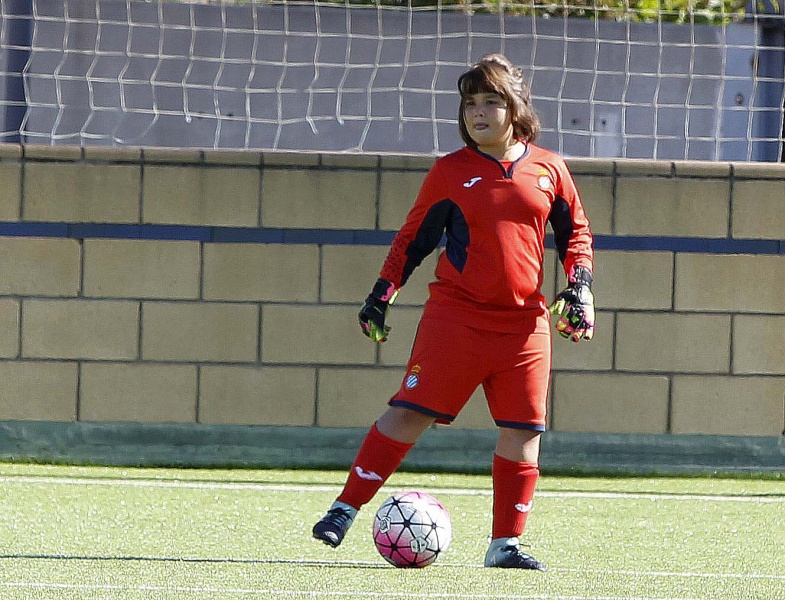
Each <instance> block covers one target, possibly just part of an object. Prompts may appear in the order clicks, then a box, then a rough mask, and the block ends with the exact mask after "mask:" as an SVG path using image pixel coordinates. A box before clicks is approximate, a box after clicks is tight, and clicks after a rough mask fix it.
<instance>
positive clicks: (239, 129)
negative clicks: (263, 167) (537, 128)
mask: <svg viewBox="0 0 785 600" xmlns="http://www.w3.org/2000/svg"><path fill="white" fill-rule="evenodd" d="M741 1H742V2H743V0H741ZM781 4H782V0H758V1H757V3H754V4H752V5H751V6H750V7H746V6H745V5H744V4H742V5H740V6H739V5H735V4H733V3H732V0H719V1H704V0H701V1H697V0H695V1H693V0H683V1H682V2H681V3H680V2H679V0H674V2H669V3H668V6H669V7H670V8H669V9H668V10H664V9H661V10H654V9H651V8H645V7H651V6H652V4H651V3H650V2H645V3H643V2H641V4H640V6H641V7H644V8H638V7H637V6H638V5H637V4H635V3H633V2H632V1H631V0H626V2H625V1H624V0H622V1H621V2H608V1H607V0H576V1H574V2H572V1H570V2H567V1H562V2H556V3H547V4H546V3H542V2H541V0H528V1H525V2H512V1H510V2H505V1H504V0H492V1H487V2H486V1H482V2H475V1H471V0H460V1H458V0H455V1H450V0H432V1H423V0H408V1H407V0H389V1H384V0H376V1H374V0H366V1H365V2H359V1H357V2H355V1H354V0H337V1H331V2H326V1H306V2H297V1H295V0H280V1H274V2H270V1H261V0H256V1H250V0H245V1H242V0H236V1H234V2H228V1H224V2H215V3H212V2H199V3H196V2H177V1H168V2H167V1H152V2H151V1H147V2H145V1H141V0H62V1H58V2H53V1H51V0H2V2H1V3H0V7H1V8H0V20H1V28H0V118H1V119H2V120H0V129H2V131H0V140H2V141H19V142H21V143H26V144H79V145H90V144H100V145H111V146H124V145H132V146H175V147H202V148H248V149H260V150H300V151H324V152H326V151H338V152H353V153H359V152H362V153H403V154H421V155H439V154H443V153H446V152H450V151H452V150H454V149H456V148H458V147H459V146H460V145H461V142H460V137H459V135H458V130H457V126H456V124H457V106H458V99H457V93H456V88H455V85H456V81H457V79H458V76H459V75H460V74H461V73H462V72H463V71H465V70H466V68H467V67H468V66H470V65H471V64H472V63H473V62H474V61H476V60H477V59H478V58H479V57H480V56H481V55H483V54H484V53H488V52H502V53H504V54H506V55H507V56H508V57H509V58H510V59H511V60H512V61H513V62H515V63H517V64H519V65H521V66H522V67H523V68H524V70H525V72H526V75H527V77H528V79H529V81H530V84H531V86H532V91H533V95H534V101H535V107H536V108H537V110H538V112H539V114H540V116H541V119H542V122H543V134H542V138H541V139H540V143H541V144H542V145H544V146H546V147H549V148H552V149H553V150H556V151H558V152H560V153H562V154H564V155H570V156H585V157H634V158H654V159H697V160H763V161H780V160H782V158H783V150H782V148H783V105H785V91H784V90H785V75H784V73H785V67H784V66H783V65H784V64H785V44H783V32H785V26H783V17H782V8H781ZM661 5H662V4H661Z"/></svg>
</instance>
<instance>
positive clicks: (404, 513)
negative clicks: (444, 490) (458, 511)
mask: <svg viewBox="0 0 785 600" xmlns="http://www.w3.org/2000/svg"><path fill="white" fill-rule="evenodd" d="M451 541H452V523H451V522H450V515H449V513H448V512H447V510H446V509H445V508H444V507H443V506H442V505H441V503H440V502H439V501H438V500H437V499H436V498H434V497H433V496H431V495H430V494H426V493H425V492H415V491H407V492H399V493H397V494H395V495H394V496H391V497H390V498H387V500H385V501H384V502H383V503H382V505H381V506H380V507H379V510H377V511H376V516H375V517H374V519H373V542H374V544H375V545H376V549H377V550H378V551H379V554H381V555H382V557H384V560H386V561H387V562H388V563H390V564H391V565H394V566H396V567H400V568H411V567H414V568H419V567H426V566H428V565H430V564H431V563H432V562H433V561H435V560H436V559H437V557H438V556H439V555H440V554H441V553H442V552H444V551H445V550H447V547H448V546H449V545H450V542H451Z"/></svg>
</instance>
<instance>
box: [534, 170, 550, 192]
mask: <svg viewBox="0 0 785 600" xmlns="http://www.w3.org/2000/svg"><path fill="white" fill-rule="evenodd" d="M537 187H539V188H540V189H541V190H543V191H547V190H549V189H551V188H552V187H553V184H552V183H551V176H550V173H548V171H546V170H545V169H540V170H539V171H538V172H537Z"/></svg>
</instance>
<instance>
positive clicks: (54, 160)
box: [0, 146, 785, 436]
mask: <svg viewBox="0 0 785 600" xmlns="http://www.w3.org/2000/svg"><path fill="white" fill-rule="evenodd" d="M2 150H3V151H2V152H0V177H2V178H3V181H4V184H5V185H4V186H3V189H2V190H0V221H3V222H5V223H6V224H7V225H8V226H13V225H18V226H19V230H18V231H19V235H14V233H13V231H14V230H13V228H12V227H11V228H10V229H9V228H7V229H6V233H5V234H4V235H3V236H0V252H1V253H2V254H3V256H4V258H5V260H4V261H3V263H2V266H0V376H2V379H3V381H4V386H3V389H2V390H0V420H2V419H22V420H55V421H74V420H83V421H136V422H168V423H215V424H266V425H291V426H303V427H311V426H322V427H367V426H368V425H370V423H371V422H372V421H373V420H374V419H375V418H376V417H377V416H378V414H379V413H380V412H381V411H382V410H383V409H384V406H385V403H386V401H387V400H388V399H389V397H390V396H391V395H392V394H393V393H394V392H395V390H396V389H397V388H398V386H399V385H400V382H401V378H402V376H403V374H404V365H405V363H406V361H407V358H408V355H409V351H410V348H411V343H412V339H413V337H414V335H415V332H416V328H417V324H418V321H419V318H420V315H421V312H422V305H423V303H424V302H425V300H426V298H427V295H428V290H427V286H428V283H429V281H430V280H431V278H432V274H433V270H434V267H435V265H436V260H437V255H438V252H437V253H434V255H432V256H431V257H428V258H427V259H426V261H425V262H424V263H423V265H422V266H421V267H420V268H419V269H418V270H417V271H415V273H414V275H413V276H412V277H411V279H410V281H409V282H408V284H407V286H406V287H405V289H404V290H403V291H402V293H401V295H400V297H399V299H398V302H397V304H396V305H395V306H394V307H393V308H392V311H391V320H390V323H391V324H392V326H393V333H392V336H391V338H390V341H389V342H388V343H387V344H384V345H382V346H380V347H377V346H375V345H373V344H372V343H370V342H369V341H368V340H366V339H365V338H364V337H363V336H362V335H361V334H360V333H359V328H358V326H357V322H356V314H357V310H358V308H359V306H360V304H361V303H362V302H363V300H364V298H365V296H366V294H367V293H368V291H369V289H370V287H371V286H372V284H373V282H374V280H375V279H376V277H377V275H378V271H379V268H380V266H381V264H382V261H383V260H384V257H385V256H386V253H387V249H388V246H387V242H386V241H380V240H386V239H387V238H385V237H383V236H384V235H389V232H393V231H395V230H397V229H398V227H400V225H401V223H402V222H403V219H404V218H405V216H406V213H407V211H408V209H409V207H410V206H411V203H412V202H413V201H414V197H415V196H416V194H417V191H418V189H419V186H420V184H421V183H422V180H423V178H424V176H425V174H426V172H427V170H428V168H429V167H430V165H431V164H432V162H433V159H429V158H414V157H404V156H402V157H396V156H382V157H377V156H341V155H318V154H307V153H304V154H283V153H282V154H265V155H262V154H259V153H253V152H217V151H200V150H164V149H132V148H127V149H112V148H85V149H79V148H68V147H26V148H24V149H22V148H19V147H14V146H6V147H3V148H2ZM569 164H570V166H571V168H572V170H573V173H574V175H575V179H576V182H577V185H578V188H579V190H580V191H581V194H582V196H583V199H584V203H585V205H586V210H587V213H588V216H589V218H590V220H591V222H592V227H593V230H594V233H595V234H596V235H597V236H598V244H597V245H598V248H597V251H596V265H595V279H596V284H595V287H594V289H595V294H596V298H597V308H598V313H597V331H596V336H595V339H594V340H593V341H592V342H591V343H588V344H586V343H582V344H571V343H569V342H567V341H565V340H562V339H561V338H559V337H558V336H555V337H554V342H553V385H552V389H551V393H550V398H549V406H550V415H549V419H550V425H551V427H552V429H553V430H555V431H575V432H601V433H654V434H693V433H706V434H730V435H734V434H739V435H758V436H774V435H780V434H781V433H782V431H783V429H785V366H783V365H784V364H785V363H783V361H782V356H784V355H785V341H783V340H785V336H783V335H782V332H783V331H785V309H784V308H783V304H782V302H781V299H782V298H783V297H785V251H784V249H783V244H785V242H783V238H785V236H783V233H782V232H783V230H785V221H783V217H782V215H781V212H782V211H781V210H780V205H781V204H782V199H783V195H784V194H785V187H783V181H785V169H783V167H782V166H780V165H764V164H747V163H742V164H729V163H697V162H689V161H684V162H677V163H672V162H668V161H644V160H619V161H613V160H591V159H571V160H570V161H569ZM100 226H104V229H100ZM36 227H37V229H36ZM80 227H93V229H92V230H90V231H92V232H93V233H91V234H88V235H80V234H79V233H77V232H78V231H80V229H79V228H80ZM95 227H99V229H95ZM150 227H153V228H154V229H149V228H150ZM113 228H114V229H113ZM102 232H103V233H102ZM260 232H261V233H263V234H264V236H262V237H258V236H259V235H261V234H260ZM377 232H387V233H380V234H379V236H382V237H379V236H377V237H376V238H374V237H373V236H374V235H377ZM38 234H40V235H38ZM244 234H248V235H247V236H246V237H245V238H243V235H244ZM232 235H234V236H236V237H237V236H239V237H240V238H243V239H239V240H238V239H230V238H231V236H232ZM254 235H257V237H254ZM221 236H229V237H224V238H222V237H221ZM265 236H266V237H265ZM320 236H321V237H320ZM330 236H332V237H330ZM355 236H356V237H355ZM685 238H686V239H688V240H693V242H694V243H693V245H692V246H691V247H686V248H685V246H684V239H685ZM373 240H376V241H373ZM608 240H611V242H612V243H610V244H609V243H608ZM668 240H679V244H674V245H673V247H671V248H663V247H661V246H662V244H663V243H664V244H665V245H667V242H668ZM703 242H706V244H704V245H701V244H702V243H703ZM737 242H738V243H749V242H754V243H758V242H761V243H762V242H766V243H769V244H770V245H769V246H766V247H767V248H768V250H766V251H764V252H761V251H757V250H756V251H749V252H746V253H745V252H740V253H735V254H734V253H730V251H728V250H727V249H726V250H717V248H718V247H721V246H722V245H723V244H725V247H727V245H728V244H729V243H737ZM657 243H659V244H660V246H657ZM778 243H779V246H777V245H776V244H778ZM771 244H774V246H772V245H771ZM748 247H749V248H753V246H748ZM755 247H757V248H760V247H761V246H755ZM772 248H773V249H772ZM777 248H779V250H777ZM560 271H561V269H560V266H559V265H558V261H557V259H556V256H555V252H553V251H552V250H549V251H548V252H547V255H546V260H545V269H544V274H543V290H544V293H545V294H546V296H548V297H552V296H553V294H555V293H556V292H557V290H558V289H560V287H561V286H562V285H563V280H564V278H563V274H562V273H561V272H560ZM453 427H455V428H471V429H476V428H480V429H485V428H492V427H493V424H492V421H491V419H490V416H489V414H488V410H487V407H486V406H485V402H484V396H483V393H482V391H481V390H478V391H477V392H476V393H475V394H474V396H473V397H472V399H471V400H470V402H469V404H468V405H467V407H466V408H465V410H464V412H463V413H462V414H461V415H460V416H459V417H458V419H457V420H456V422H455V423H454V425H453Z"/></svg>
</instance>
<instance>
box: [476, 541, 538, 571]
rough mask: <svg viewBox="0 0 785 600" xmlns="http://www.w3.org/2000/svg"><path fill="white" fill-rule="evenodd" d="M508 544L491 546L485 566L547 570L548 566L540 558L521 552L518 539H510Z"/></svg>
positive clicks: (486, 556)
mask: <svg viewBox="0 0 785 600" xmlns="http://www.w3.org/2000/svg"><path fill="white" fill-rule="evenodd" d="M508 541H509V543H508V544H507V545H506V546H501V547H498V548H493V547H491V548H489V549H488V553H487V554H486V555H485V566H486V567H496V568H498V569H531V570H533V571H547V570H548V566H547V565H546V564H545V563H541V562H540V561H539V560H537V559H536V558H534V557H533V556H531V555H530V554H526V553H525V552H521V549H520V547H519V546H518V544H517V541H518V540H517V539H515V538H512V539H510V540H508Z"/></svg>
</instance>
